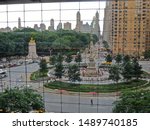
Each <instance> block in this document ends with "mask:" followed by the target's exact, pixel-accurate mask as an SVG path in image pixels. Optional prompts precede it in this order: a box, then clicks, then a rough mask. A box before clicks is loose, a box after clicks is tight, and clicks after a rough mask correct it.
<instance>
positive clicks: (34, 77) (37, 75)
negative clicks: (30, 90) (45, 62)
mask: <svg viewBox="0 0 150 130" xmlns="http://www.w3.org/2000/svg"><path fill="white" fill-rule="evenodd" d="M47 73H48V70H45V71H43V72H40V70H38V71H35V72H33V73H32V74H31V77H30V80H38V79H39V78H43V77H47Z"/></svg>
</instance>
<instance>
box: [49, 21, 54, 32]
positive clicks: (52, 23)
mask: <svg viewBox="0 0 150 130" xmlns="http://www.w3.org/2000/svg"><path fill="white" fill-rule="evenodd" d="M48 30H49V31H55V29H54V19H51V20H50V26H49V27H48Z"/></svg>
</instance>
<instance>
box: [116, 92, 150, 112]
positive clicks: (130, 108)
mask: <svg viewBox="0 0 150 130" xmlns="http://www.w3.org/2000/svg"><path fill="white" fill-rule="evenodd" d="M114 105H115V106H114V108H113V112H115V113H149V112H150V91H149V90H142V91H130V92H129V91H128V92H125V93H123V94H122V95H121V96H120V97H119V100H118V101H116V102H114Z"/></svg>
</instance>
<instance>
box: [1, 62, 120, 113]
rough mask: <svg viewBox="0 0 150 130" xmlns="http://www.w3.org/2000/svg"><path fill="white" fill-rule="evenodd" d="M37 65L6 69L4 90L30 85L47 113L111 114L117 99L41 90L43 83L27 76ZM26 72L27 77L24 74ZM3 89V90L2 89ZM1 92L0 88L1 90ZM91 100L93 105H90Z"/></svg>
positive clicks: (3, 80) (3, 81) (37, 67)
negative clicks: (39, 97)
mask: <svg viewBox="0 0 150 130" xmlns="http://www.w3.org/2000/svg"><path fill="white" fill-rule="evenodd" d="M38 69H39V66H38V64H36V63H34V64H29V65H27V67H25V66H24V65H23V66H18V67H12V68H8V69H7V70H8V77H6V78H3V79H2V83H3V84H4V88H6V87H14V86H18V87H21V86H23V85H25V86H26V85H28V86H29V85H31V86H32V87H33V89H36V90H40V88H41V90H40V91H39V92H40V93H41V95H42V96H43V100H44V102H45V108H46V111H47V112H71V113H79V112H82V113H84V112H85V113H92V112H94V113H96V112H100V113H108V112H112V107H113V106H112V104H113V102H114V101H116V99H117V97H92V95H91V97H89V96H88V97H85V96H82V95H80V96H79V95H78V96H75V95H62V94H54V93H49V92H47V91H46V90H44V89H42V88H43V87H42V86H43V82H36V83H35V82H30V81H29V75H30V74H31V73H32V72H34V71H36V70H38ZM25 72H27V75H26V74H25ZM4 88H3V89H4ZM1 91H2V88H1ZM91 99H92V100H93V105H91Z"/></svg>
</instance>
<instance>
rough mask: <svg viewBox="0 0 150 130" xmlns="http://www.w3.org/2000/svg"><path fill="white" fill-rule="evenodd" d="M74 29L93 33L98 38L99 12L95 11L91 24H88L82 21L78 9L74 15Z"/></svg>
mask: <svg viewBox="0 0 150 130" xmlns="http://www.w3.org/2000/svg"><path fill="white" fill-rule="evenodd" d="M75 31H77V32H82V33H91V34H95V35H96V36H97V37H98V38H100V26H99V13H98V12H96V14H95V16H94V17H93V21H92V23H91V25H89V23H87V22H86V23H85V24H83V21H82V20H81V14H80V12H79V11H78V12H77V15H76V27H75Z"/></svg>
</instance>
